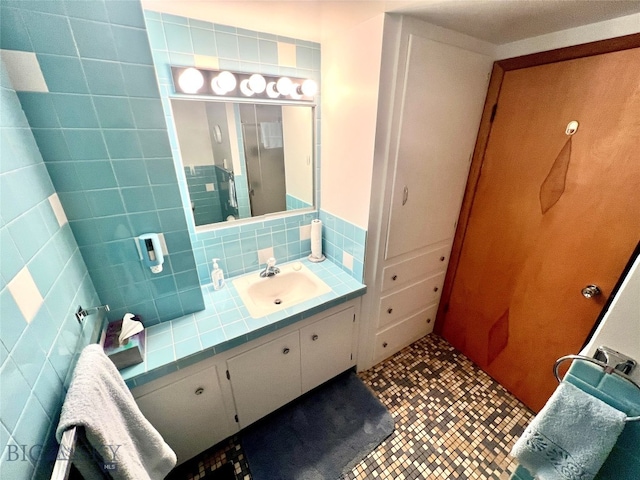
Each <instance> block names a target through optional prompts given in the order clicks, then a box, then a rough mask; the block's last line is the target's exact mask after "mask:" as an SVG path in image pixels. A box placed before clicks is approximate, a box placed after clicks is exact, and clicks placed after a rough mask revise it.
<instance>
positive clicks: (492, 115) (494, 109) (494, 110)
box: [489, 103, 498, 123]
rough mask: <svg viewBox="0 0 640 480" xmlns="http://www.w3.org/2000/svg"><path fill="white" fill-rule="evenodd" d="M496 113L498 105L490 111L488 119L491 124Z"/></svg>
mask: <svg viewBox="0 0 640 480" xmlns="http://www.w3.org/2000/svg"><path fill="white" fill-rule="evenodd" d="M497 111H498V104H497V103H496V104H495V105H494V106H493V108H492V109H491V117H490V118H489V122H490V123H493V120H494V119H495V118H496V112H497Z"/></svg>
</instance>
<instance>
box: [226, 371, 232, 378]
mask: <svg viewBox="0 0 640 480" xmlns="http://www.w3.org/2000/svg"><path fill="white" fill-rule="evenodd" d="M227 380H231V374H230V373H229V370H227Z"/></svg>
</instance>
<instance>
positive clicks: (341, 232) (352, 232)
mask: <svg viewBox="0 0 640 480" xmlns="http://www.w3.org/2000/svg"><path fill="white" fill-rule="evenodd" d="M320 220H322V251H323V253H324V254H325V256H326V257H327V258H328V259H329V260H331V261H332V262H334V263H336V264H337V265H340V267H341V268H342V269H343V270H344V271H345V272H347V273H349V274H351V276H352V277H353V278H355V279H356V280H358V281H360V282H362V281H363V279H364V254H365V245H366V241H367V231H366V230H363V229H362V228H360V227H358V226H356V225H354V224H353V223H350V222H347V221H346V220H343V219H342V218H340V217H336V216H335V215H332V214H330V213H328V212H326V211H324V210H320ZM345 254H346V255H350V256H351V257H353V262H352V263H353V265H352V266H351V268H349V266H348V265H345Z"/></svg>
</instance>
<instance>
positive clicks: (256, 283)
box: [233, 262, 331, 318]
mask: <svg viewBox="0 0 640 480" xmlns="http://www.w3.org/2000/svg"><path fill="white" fill-rule="evenodd" d="M278 268H280V273H279V274H277V275H274V276H273V277H267V278H262V277H260V274H259V272H254V273H251V274H248V275H244V276H242V277H239V278H236V279H235V280H233V285H234V286H235V287H236V290H237V291H238V293H239V294H240V298H241V299H242V301H243V302H244V304H245V306H246V307H247V309H248V310H249V313H250V314H251V316H252V317H253V318H260V317H264V316H265V315H269V314H270V313H274V312H277V311H280V310H283V309H285V308H288V307H291V306H293V305H296V304H298V303H301V302H304V301H306V300H310V299H312V298H315V297H318V296H320V295H323V294H325V293H329V292H330V291H331V288H330V287H329V286H328V285H327V284H326V283H324V282H323V281H322V280H320V278H318V277H317V276H316V275H315V274H314V273H313V272H312V271H311V270H309V269H308V268H307V267H305V266H304V265H303V264H302V263H300V262H294V263H289V264H286V265H280V266H279V267H278Z"/></svg>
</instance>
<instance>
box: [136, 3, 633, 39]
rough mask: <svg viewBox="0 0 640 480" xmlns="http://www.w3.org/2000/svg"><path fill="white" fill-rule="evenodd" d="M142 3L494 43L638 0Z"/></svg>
mask: <svg viewBox="0 0 640 480" xmlns="http://www.w3.org/2000/svg"><path fill="white" fill-rule="evenodd" d="M142 5H143V7H144V8H148V9H151V10H157V11H165V12H169V13H174V14H176V15H184V16H188V17H192V18H199V19H202V20H208V21H212V22H216V23H222V24H227V25H235V26H238V27H243V28H247V29H251V30H258V31H263V32H269V33H275V34H279V35H285V36H290V37H296V38H302V39H307V40H312V41H317V42H320V41H321V40H322V36H323V35H326V34H327V33H328V32H331V31H332V30H334V29H336V28H339V26H340V24H354V23H358V22H360V21H365V20H367V19H369V18H371V17H373V16H375V15H378V14H380V13H383V12H397V13H404V14H407V15H411V16H414V17H417V18H420V19H422V20H424V21H426V22H429V23H432V24H434V25H438V26H441V27H444V28H449V29H451V30H455V31H458V32H461V33H464V34H467V35H470V36H472V37H476V38H479V39H481V40H485V41H488V42H490V43H493V44H496V45H502V44H505V43H510V42H513V41H516V40H521V39H524V38H530V37H535V36H538V35H544V34H546V33H551V32H555V31H559V30H565V29H568V28H573V27H578V26H581V25H587V24H590V23H596V22H601V21H604V20H610V19H612V18H617V17H622V16H626V15H631V14H634V13H640V0H386V1H385V0H288V1H286V0H285V1H282V0H142ZM638 23H639V25H638V30H640V19H639V20H638Z"/></svg>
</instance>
